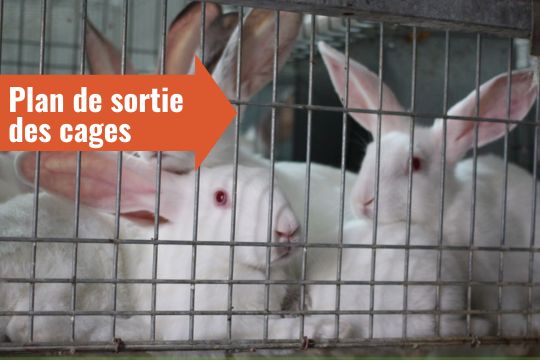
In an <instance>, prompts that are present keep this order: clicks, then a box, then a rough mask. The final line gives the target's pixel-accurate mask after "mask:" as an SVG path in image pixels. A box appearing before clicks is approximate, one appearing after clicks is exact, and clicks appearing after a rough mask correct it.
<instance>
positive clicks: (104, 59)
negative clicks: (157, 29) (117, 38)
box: [85, 20, 135, 74]
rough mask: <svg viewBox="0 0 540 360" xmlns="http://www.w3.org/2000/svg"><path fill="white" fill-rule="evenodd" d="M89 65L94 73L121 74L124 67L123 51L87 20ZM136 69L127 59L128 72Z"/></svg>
mask: <svg viewBox="0 0 540 360" xmlns="http://www.w3.org/2000/svg"><path fill="white" fill-rule="evenodd" d="M85 45H86V46H85V49H86V57H87V59H88V67H89V70H90V72H91V73H92V74H120V72H121V69H122V53H121V51H120V50H118V49H117V48H116V47H115V46H114V45H113V44H112V43H111V42H110V41H109V40H107V39H106V38H105V37H104V36H103V35H102V34H101V33H100V32H99V31H98V30H97V29H96V28H95V26H94V25H93V24H92V23H91V22H90V21H88V20H87V21H86V39H85ZM134 72H135V71H134V69H133V65H132V64H131V62H130V61H129V60H126V73H127V74H133V73H134Z"/></svg>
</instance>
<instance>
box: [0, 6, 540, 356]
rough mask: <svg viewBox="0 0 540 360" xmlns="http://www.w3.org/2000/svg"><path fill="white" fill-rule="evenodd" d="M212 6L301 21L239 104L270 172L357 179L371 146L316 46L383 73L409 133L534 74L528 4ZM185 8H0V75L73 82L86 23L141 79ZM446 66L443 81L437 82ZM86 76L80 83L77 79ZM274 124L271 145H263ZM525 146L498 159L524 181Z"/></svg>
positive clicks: (246, 136) (247, 140)
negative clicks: (474, 96)
mask: <svg viewBox="0 0 540 360" xmlns="http://www.w3.org/2000/svg"><path fill="white" fill-rule="evenodd" d="M214 2H217V3H222V4H223V5H224V7H225V10H226V11H229V10H238V9H239V8H240V7H242V6H245V7H246V8H245V9H244V12H245V11H247V9H248V8H249V7H250V6H262V7H265V8H269V9H275V10H288V11H300V12H303V13H305V17H304V24H303V26H302V30H301V34H300V37H299V39H298V41H297V43H296V45H295V49H294V51H293V54H292V56H291V58H290V60H289V61H288V63H287V64H286V66H285V68H284V70H283V71H281V72H280V73H279V75H278V78H277V83H276V84H274V85H270V86H268V87H267V88H266V89H264V90H263V91H262V92H261V93H260V94H258V95H257V97H256V98H254V99H252V100H251V101H250V102H249V104H248V106H247V110H246V116H245V118H246V119H249V121H246V122H244V123H242V124H241V127H242V140H241V144H240V146H245V147H246V148H249V149H250V151H252V152H256V153H259V154H262V155H263V156H265V157H270V155H271V152H272V150H273V151H275V153H274V158H275V159H276V160H295V161H306V160H308V161H311V162H319V163H323V164H328V165H332V166H335V167H340V166H343V165H344V166H345V168H346V169H348V170H352V171H355V172H356V171H358V168H359V166H360V164H361V160H362V156H363V152H364V150H365V146H366V144H367V143H368V142H369V141H370V135H369V134H368V133H367V132H365V131H364V130H363V129H361V128H360V127H359V126H358V125H357V124H356V123H355V122H354V121H352V120H351V119H350V118H348V120H347V121H346V122H343V121H342V119H343V112H344V111H343V108H342V105H341V103H340V101H339V99H338V97H337V96H336V95H335V92H334V89H333V88H332V84H331V82H330V79H329V76H328V74H327V72H326V69H325V68H324V65H323V62H322V60H321V58H320V56H319V54H318V51H317V49H316V46H315V44H316V42H317V41H320V40H324V41H326V42H328V43H329V44H331V45H332V46H334V47H336V48H337V49H339V50H340V51H343V52H345V50H347V51H348V52H349V54H350V58H351V59H355V60H358V61H360V62H361V63H363V64H365V65H366V66H367V67H368V68H370V69H371V70H373V71H374V72H377V69H382V74H383V80H384V82H385V83H386V84H388V85H389V86H390V87H391V88H392V89H393V90H394V91H395V93H396V95H397V97H398V99H399V100H401V102H402V103H403V104H404V105H405V107H406V108H409V109H413V112H414V113H415V114H416V115H415V118H416V119H417V120H418V121H419V123H422V122H424V121H425V122H428V121H429V120H430V119H432V118H433V117H436V116H437V115H441V114H442V113H443V109H444V108H445V106H447V104H454V103H455V102H456V101H457V100H459V99H461V98H463V97H464V95H466V94H468V93H469V92H470V91H471V89H474V88H475V84H476V75H475V74H476V71H477V69H479V70H480V74H479V77H480V82H484V81H486V80H487V79H489V78H491V77H493V76H494V75H496V74H499V73H502V72H506V71H507V70H508V69H509V68H512V69H522V68H528V67H530V66H531V65H533V64H532V60H531V56H530V54H531V43H530V42H531V39H533V26H532V21H531V14H533V7H534V1H527V0H489V1H488V0H483V1H480V0H475V1H471V0H441V1H437V2H429V1H414V0H406V1H391V0H384V1H374V2H370V1H361V0H355V1H347V2H345V1H338V0H326V1H321V0H311V1H309V0H305V1H301V0H297V1H295V0H279V1H255V0H252V1H250V0H238V1H234V0H223V1H221V0H216V1H214ZM187 3H188V2H187V1H181V0H150V1H148V0H81V1H73V0H0V14H1V20H0V33H1V42H0V59H1V62H0V66H1V67H0V73H1V74H38V73H44V74H77V73H80V71H81V51H82V46H81V33H82V31H81V27H82V24H83V21H84V19H85V18H86V17H87V18H88V19H91V20H92V21H93V23H94V24H95V25H96V27H97V28H98V29H99V30H100V31H101V32H102V33H103V34H104V35H105V36H106V37H107V38H109V39H111V41H113V42H114V43H115V44H116V45H118V47H121V46H123V45H124V40H123V33H124V29H123V27H124V26H127V28H126V29H127V33H126V36H125V41H126V43H125V45H126V52H127V56H129V57H130V58H131V59H132V62H133V64H134V66H135V68H136V70H137V72H140V73H152V72H154V71H155V67H156V63H157V62H158V61H159V60H158V59H159V54H160V48H161V44H162V40H161V36H162V35H161V31H162V28H163V23H164V21H165V23H166V24H169V23H170V22H171V21H172V20H173V19H174V17H175V16H176V14H178V12H179V11H180V10H181V9H183V8H184V7H185V5H186V4H187ZM165 7H166V12H164V9H165ZM450 9H451V11H450ZM164 14H166V19H165V18H164ZM535 15H536V16H538V14H535ZM533 40H534V41H537V42H538V41H540V40H539V39H533ZM269 41H270V40H269ZM533 50H534V47H533ZM447 61H448V73H445V63H446V62H447ZM85 71H86V72H87V73H88V68H86V69H85ZM273 86H274V88H273ZM273 90H275V96H276V99H275V101H273V95H274V94H273V93H274V91H273ZM234 100H235V99H232V102H233V104H236V102H235V101H234ZM272 109H275V114H273V113H272ZM535 113H536V112H535V111H532V112H531V114H529V118H528V120H527V121H529V122H536V121H537V120H536V118H535ZM274 117H275V119H276V129H275V134H274V135H275V144H272V142H271V138H272V126H271V124H272V119H273V118H274ZM344 125H346V130H345V134H344V130H343V129H344ZM308 134H309V135H308ZM535 134H536V131H534V130H533V129H532V128H531V127H527V126H518V127H517V129H516V130H515V131H513V132H511V133H510V135H509V139H508V147H507V150H508V159H509V161H510V162H513V163H517V164H519V165H521V166H522V167H524V168H526V169H528V170H529V171H531V172H533V169H534V168H535V167H536V166H537V164H535V163H534V161H535V159H537V156H536V154H535V153H536V149H535V144H536V143H537V140H536V138H535ZM343 140H344V141H345V142H343ZM504 149H505V146H504V143H503V141H499V142H496V143H494V144H492V145H490V146H488V147H486V148H482V149H481V150H480V151H481V152H484V151H485V152H494V153H497V154H500V155H503V152H504ZM343 151H345V152H343ZM307 241H309V238H308V239H307ZM445 341H447V342H448V343H450V342H451V341H450V339H444V338H441V339H440V342H442V343H444V342H445ZM368 343H369V341H368V342H363V343H362V344H363V345H366V344H368ZM288 344H289V345H288V346H291V347H294V346H299V345H301V341H299V342H298V343H297V344H296V345H294V346H292V345H291V344H295V343H291V342H289V343H288ZM399 344H400V343H399V342H397V343H396V344H395V345H399ZM333 345H336V344H335V343H334V344H330V345H328V346H330V347H332V346H333ZM360 345H361V344H358V346H360ZM66 346H68V347H69V344H66ZM245 346H246V347H247V348H249V346H250V345H249V344H247V345H245ZM349 346H350V344H349ZM261 347H264V346H261ZM275 347H279V344H278V345H277V346H275ZM147 348H148V349H152V346H151V345H149V346H148V347H147ZM186 348H189V346H187V347H184V349H186ZM215 348H219V346H215ZM223 348H227V347H226V346H224V347H223ZM116 349H118V347H116ZM168 349H174V346H171V347H169V348H168ZM1 350H2V347H1V346H0V351H1Z"/></svg>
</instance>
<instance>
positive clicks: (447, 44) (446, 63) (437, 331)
mask: <svg viewBox="0 0 540 360" xmlns="http://www.w3.org/2000/svg"><path fill="white" fill-rule="evenodd" d="M449 71H450V32H449V31H448V30H447V31H446V34H445V41H444V90H443V91H444V92H443V114H444V116H443V117H442V127H443V128H442V132H443V133H442V147H441V178H440V191H441V192H440V204H441V206H440V211H439V231H438V234H437V239H438V240H437V243H438V244H437V245H438V246H439V251H438V252H437V290H436V292H435V303H436V308H435V309H436V313H437V314H436V317H435V335H436V336H440V335H441V313H440V311H441V292H442V286H441V285H440V282H441V277H442V255H443V250H442V245H443V239H444V200H445V196H444V195H445V194H444V190H445V185H446V141H447V140H446V130H447V122H448V118H447V115H448V74H449Z"/></svg>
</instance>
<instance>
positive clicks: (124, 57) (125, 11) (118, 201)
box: [112, 0, 129, 338]
mask: <svg viewBox="0 0 540 360" xmlns="http://www.w3.org/2000/svg"><path fill="white" fill-rule="evenodd" d="M128 13H129V7H128V0H124V1H123V7H122V59H121V62H122V63H121V66H120V73H121V74H122V75H125V74H126V62H127V30H128ZM123 160H124V159H123V153H122V152H121V151H119V152H118V162H117V182H116V206H115V231H114V232H115V233H114V239H115V240H118V239H119V238H120V209H121V201H122V196H121V195H122V165H123V163H124V161H123ZM118 253H119V248H118V242H115V243H114V254H113V274H114V282H113V312H114V314H113V321H112V337H113V338H115V337H116V308H117V300H118V296H117V294H118V255H119V254H118Z"/></svg>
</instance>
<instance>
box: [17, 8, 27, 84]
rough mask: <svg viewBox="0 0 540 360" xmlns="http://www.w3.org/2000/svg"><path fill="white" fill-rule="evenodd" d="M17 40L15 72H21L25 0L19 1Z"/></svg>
mask: <svg viewBox="0 0 540 360" xmlns="http://www.w3.org/2000/svg"><path fill="white" fill-rule="evenodd" d="M19 6H20V7H19V41H18V45H19V46H18V47H17V74H20V73H21V72H22V64H23V47H24V36H25V34H24V29H25V26H24V25H25V22H24V9H26V0H20V1H19Z"/></svg>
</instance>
